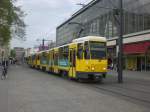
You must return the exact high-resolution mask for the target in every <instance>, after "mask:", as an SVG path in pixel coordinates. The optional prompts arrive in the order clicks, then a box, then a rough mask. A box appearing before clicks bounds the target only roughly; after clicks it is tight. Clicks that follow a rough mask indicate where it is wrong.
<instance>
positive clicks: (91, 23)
mask: <svg viewBox="0 0 150 112" xmlns="http://www.w3.org/2000/svg"><path fill="white" fill-rule="evenodd" d="M118 7H119V0H93V1H91V2H90V3H89V4H87V5H86V6H84V7H83V8H82V9H80V10H79V11H77V12H76V13H75V14H73V15H72V16H71V18H69V19H68V20H67V21H65V22H64V23H62V24H61V25H60V26H58V27H57V30H56V44H57V46H59V45H63V44H66V43H69V42H71V41H72V40H73V39H75V38H79V37H83V36H88V35H94V36H104V37H106V38H107V40H108V43H107V46H108V56H109V57H111V58H112V60H113V62H114V63H116V59H117V58H116V57H117V53H116V52H117V47H116V46H117V39H118V37H117V36H118V32H119V21H118V18H119V11H118V10H117V9H118ZM123 12H124V17H123V18H124V25H123V27H124V30H123V33H124V37H123V43H124V46H123V50H124V68H125V69H129V70H140V71H142V70H144V71H145V70H150V54H149V52H150V0H123ZM79 33H80V34H79Z"/></svg>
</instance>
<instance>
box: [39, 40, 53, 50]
mask: <svg viewBox="0 0 150 112" xmlns="http://www.w3.org/2000/svg"><path fill="white" fill-rule="evenodd" d="M37 41H42V50H45V41H51V42H52V40H46V39H44V38H43V39H42V40H39V39H37Z"/></svg>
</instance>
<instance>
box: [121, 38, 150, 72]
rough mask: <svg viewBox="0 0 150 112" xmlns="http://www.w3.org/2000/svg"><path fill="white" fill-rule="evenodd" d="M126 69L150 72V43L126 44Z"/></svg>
mask: <svg viewBox="0 0 150 112" xmlns="http://www.w3.org/2000/svg"><path fill="white" fill-rule="evenodd" d="M123 49H124V57H125V69H127V70H137V71H149V70H150V41H146V42H140V43H132V44H125V45H124V47H123Z"/></svg>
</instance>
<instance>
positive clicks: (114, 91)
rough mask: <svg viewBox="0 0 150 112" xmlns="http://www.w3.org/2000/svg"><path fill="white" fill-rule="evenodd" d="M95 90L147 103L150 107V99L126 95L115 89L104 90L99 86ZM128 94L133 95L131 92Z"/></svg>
mask: <svg viewBox="0 0 150 112" xmlns="http://www.w3.org/2000/svg"><path fill="white" fill-rule="evenodd" d="M94 88H96V89H98V90H102V91H105V92H109V93H113V94H115V95H117V96H118V95H119V96H123V97H126V98H129V99H130V100H131V99H132V100H136V101H138V102H142V103H146V104H148V105H150V98H143V97H142V98H141V97H136V95H135V94H126V93H124V92H122V91H119V90H117V91H116V89H114V88H113V89H114V90H112V89H108V88H104V87H99V86H94ZM128 93H131V92H129V91H128ZM142 96H143V95H142ZM146 99H147V100H146ZM148 99H149V100H148Z"/></svg>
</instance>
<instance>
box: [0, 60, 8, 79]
mask: <svg viewBox="0 0 150 112" xmlns="http://www.w3.org/2000/svg"><path fill="white" fill-rule="evenodd" d="M1 67H2V76H1V79H2V80H3V79H6V78H7V69H8V61H7V60H6V59H3V60H2V63H1Z"/></svg>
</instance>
